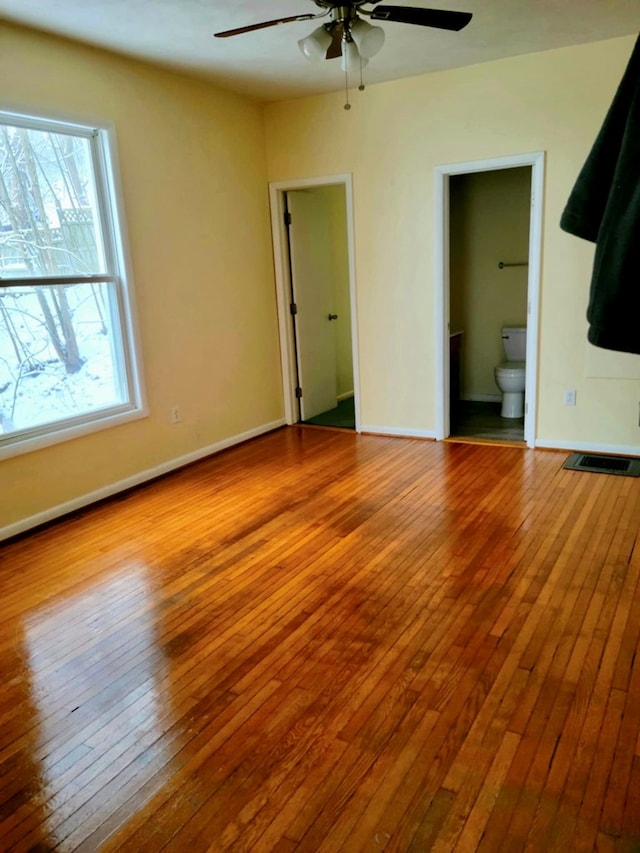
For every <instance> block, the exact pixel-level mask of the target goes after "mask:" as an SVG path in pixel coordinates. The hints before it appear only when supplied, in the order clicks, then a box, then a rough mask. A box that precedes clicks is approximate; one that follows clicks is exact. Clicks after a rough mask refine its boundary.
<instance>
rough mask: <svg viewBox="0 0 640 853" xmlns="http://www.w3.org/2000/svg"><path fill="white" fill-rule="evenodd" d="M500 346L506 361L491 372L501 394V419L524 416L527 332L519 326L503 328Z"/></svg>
mask: <svg viewBox="0 0 640 853" xmlns="http://www.w3.org/2000/svg"><path fill="white" fill-rule="evenodd" d="M502 344H503V346H504V352H505V355H506V357H507V360H506V361H503V362H502V364H499V365H498V366H497V367H495V368H494V370H493V375H494V378H495V381H496V385H497V386H498V388H499V389H500V391H501V392H502V409H501V411H500V414H501V416H502V417H503V418H521V417H523V416H524V390H525V385H526V375H527V371H526V365H525V362H524V358H525V353H526V350H527V330H526V328H525V327H521V326H505V327H504V328H503V329H502Z"/></svg>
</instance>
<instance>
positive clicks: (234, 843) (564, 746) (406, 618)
mask: <svg viewBox="0 0 640 853" xmlns="http://www.w3.org/2000/svg"><path fill="white" fill-rule="evenodd" d="M563 461H564V454H560V453H554V452H548V451H532V450H528V449H526V448H524V447H521V446H511V447H509V446H504V447H498V446H493V445H489V444H484V445H474V444H471V443H460V444H454V443H451V444H449V443H436V442H429V441H418V440H410V439H398V438H387V437H380V436H365V435H360V436H358V435H356V434H353V433H351V432H348V431H337V430H322V429H304V428H286V429H281V430H278V431H275V432H273V433H271V434H269V435H266V436H262V437H260V438H258V439H255V440H252V441H250V442H247V443H245V444H243V445H240V446H238V447H235V448H232V449H230V450H228V451H225V452H223V453H220V454H217V455H216V456H213V457H211V458H209V459H204V460H201V461H200V462H198V463H195V464H194V465H191V466H189V467H187V468H185V469H183V470H181V471H177V472H174V473H173V474H171V475H168V476H165V477H162V478H160V479H158V480H157V481H155V482H153V483H150V484H147V485H145V486H141V487H138V488H136V489H134V490H132V491H130V492H129V493H126V494H123V495H118V496H116V497H114V498H113V499H110V500H107V501H104V502H102V503H101V504H99V505H96V506H94V507H88V508H86V509H84V510H82V511H81V512H78V513H76V514H75V515H72V516H69V517H68V518H65V519H62V520H60V521H59V522H57V523H54V524H50V525H48V526H46V527H44V528H42V529H41V530H38V531H34V532H33V533H32V534H30V535H25V536H22V537H19V538H17V539H15V540H14V541H11V542H7V543H4V544H3V545H2V546H0V594H1V595H2V606H3V620H0V664H1V665H2V671H3V676H4V678H3V682H2V684H0V850H3V851H5V850H6V851H7V853H9V851H12V850H24V851H26V850H29V849H31V850H42V851H44V850H47V851H49V850H59V851H72V850H81V851H84V853H94V851H100V853H107V851H109V853H111V852H112V851H123V853H126V851H135V853H146V851H152V850H153V851H155V850H161V849H162V850H166V851H176V853H178V852H179V853H181V851H183V850H192V851H193V853H199V851H205V850H215V851H218V850H220V851H222V850H246V851H251V853H254V851H265V853H267V851H283V853H290V851H293V850H299V851H313V853H317V851H331V853H333V851H336V850H344V851H360V850H374V849H375V850H378V849H380V850H382V849H386V850H390V851H391V850H394V851H405V850H412V851H413V850H415V851H427V850H443V851H447V853H448V851H450V850H454V849H456V850H460V851H467V850H468V851H472V850H476V849H477V850H482V851H487V853H494V851H496V850H503V849H504V850H507V851H510V850H514V851H515V850H525V849H527V850H530V851H533V853H538V851H543V850H548V849H576V850H578V849H580V850H591V849H593V850H596V849H603V850H604V849H612V850H625V851H626V850H632V849H633V845H634V844H635V843H636V842H637V840H638V838H639V837H640V802H639V801H638V788H639V786H640V769H639V768H640V764H639V761H640V662H639V661H640V547H639V546H638V533H639V530H640V481H638V480H637V479H633V478H626V477H616V476H611V475H604V474H599V475H591V474H588V473H585V472H574V471H567V470H564V469H563V468H562V463H563Z"/></svg>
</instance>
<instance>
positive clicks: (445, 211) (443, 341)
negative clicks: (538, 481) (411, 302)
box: [434, 151, 545, 447]
mask: <svg viewBox="0 0 640 853" xmlns="http://www.w3.org/2000/svg"><path fill="white" fill-rule="evenodd" d="M519 166H531V204H530V220H529V258H528V262H529V271H528V278H527V353H526V364H527V372H526V388H525V416H524V440H525V442H526V443H527V446H528V447H535V442H536V412H537V389H538V323H539V313H540V275H541V258H542V209H543V190H544V166H545V153H544V151H536V152H533V153H530V154H516V155H513V156H509V157H492V158H490V159H486V160H473V161H469V162H463V163H449V164H447V165H443V166H436V168H435V175H434V202H435V230H436V234H435V258H434V260H435V343H436V359H435V369H436V377H435V387H436V438H437V439H441V440H442V439H445V438H448V436H449V434H450V423H449V396H450V365H449V331H450V327H449V293H450V277H449V276H450V270H449V247H450V231H451V222H450V208H449V179H450V177H451V176H452V175H469V174H473V173H475V172H491V171H497V170H501V169H515V168H518V167H519ZM498 260H500V259H498V258H496V264H497V263H498ZM503 260H506V261H509V260H512V259H510V258H506V259H503Z"/></svg>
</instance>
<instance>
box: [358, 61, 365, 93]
mask: <svg viewBox="0 0 640 853" xmlns="http://www.w3.org/2000/svg"><path fill="white" fill-rule="evenodd" d="M363 65H364V63H363V62H362V57H360V85H359V86H358V91H359V92H364V81H363V79H362V68H363Z"/></svg>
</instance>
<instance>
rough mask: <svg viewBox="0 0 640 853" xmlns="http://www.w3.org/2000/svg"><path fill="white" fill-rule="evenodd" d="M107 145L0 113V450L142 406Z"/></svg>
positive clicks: (11, 450)
mask: <svg viewBox="0 0 640 853" xmlns="http://www.w3.org/2000/svg"><path fill="white" fill-rule="evenodd" d="M109 155H110V150H109V134H108V131H107V130H105V129H95V128H89V127H80V126H78V125H70V124H64V123H60V122H52V121H46V120H40V119H35V118H27V117H25V116H17V115H11V114H7V113H0V458H1V457H2V456H9V455H13V454H15V453H18V452H24V451H25V450H30V449H35V448H36V447H41V446H44V445H46V444H51V443H54V442H57V441H61V440H64V439H67V438H72V437H74V436H76V435H79V434H82V433H85V432H89V431H93V430H96V429H101V428H104V427H105V426H111V425H113V424H116V423H121V422H122V421H124V420H130V419H131V418H133V417H140V416H141V415H142V414H144V410H143V406H142V391H141V386H140V376H139V371H138V370H137V368H136V356H135V348H134V334H133V331H134V330H133V322H132V303H131V294H130V292H129V286H130V285H129V283H128V276H127V275H126V268H125V266H126V265H125V259H124V252H123V246H122V239H121V235H120V233H119V227H118V223H119V216H118V211H117V207H116V197H115V191H114V176H113V171H112V167H111V162H110V156H109Z"/></svg>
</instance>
